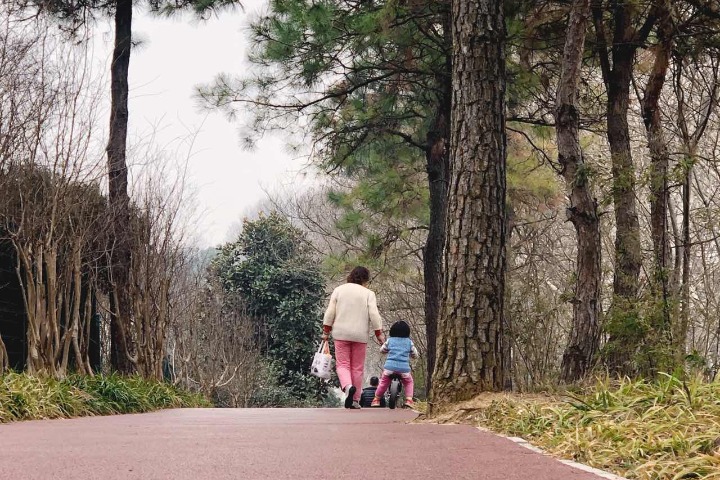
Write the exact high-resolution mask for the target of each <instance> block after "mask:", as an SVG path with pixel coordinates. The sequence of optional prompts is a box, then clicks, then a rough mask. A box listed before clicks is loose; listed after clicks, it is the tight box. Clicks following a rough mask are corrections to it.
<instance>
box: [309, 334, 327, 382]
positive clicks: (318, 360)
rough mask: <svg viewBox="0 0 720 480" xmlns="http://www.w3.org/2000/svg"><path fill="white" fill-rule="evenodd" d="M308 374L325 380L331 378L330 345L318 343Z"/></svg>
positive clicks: (324, 342) (324, 341)
mask: <svg viewBox="0 0 720 480" xmlns="http://www.w3.org/2000/svg"><path fill="white" fill-rule="evenodd" d="M310 373H311V374H312V375H315V376H316V377H319V378H323V379H325V380H327V379H329V378H330V377H331V376H332V355H330V345H328V342H327V341H326V340H323V341H322V342H320V346H319V347H318V350H317V352H315V356H314V357H313V362H312V367H310Z"/></svg>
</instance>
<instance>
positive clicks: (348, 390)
mask: <svg viewBox="0 0 720 480" xmlns="http://www.w3.org/2000/svg"><path fill="white" fill-rule="evenodd" d="M369 283H370V272H369V271H368V269H367V268H365V267H355V268H354V269H353V271H352V272H350V275H348V278H347V283H346V284H344V285H340V286H339V287H337V288H336V289H335V290H333V293H332V295H331V296H330V304H329V305H328V308H327V310H326V311H325V319H324V320H323V340H327V339H328V335H329V334H330V332H331V331H332V336H333V340H335V367H336V370H337V376H338V379H339V380H340V388H342V391H343V392H344V393H345V395H346V397H345V408H354V409H358V408H360V391H361V389H362V382H363V371H364V368H365V350H366V349H367V341H368V337H369V335H368V323H370V324H371V325H372V329H373V330H374V331H375V336H376V337H377V339H378V341H379V342H380V344H382V343H384V341H385V339H384V338H383V334H382V318H381V317H380V312H378V308H377V299H376V298H375V293H374V292H373V291H372V290H369V289H368V288H367V286H368V284H369Z"/></svg>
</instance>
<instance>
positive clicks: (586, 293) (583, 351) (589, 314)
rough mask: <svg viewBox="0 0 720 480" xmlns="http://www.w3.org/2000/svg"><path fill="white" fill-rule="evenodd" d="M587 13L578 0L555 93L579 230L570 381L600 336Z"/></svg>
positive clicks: (584, 367) (565, 369)
mask: <svg viewBox="0 0 720 480" xmlns="http://www.w3.org/2000/svg"><path fill="white" fill-rule="evenodd" d="M589 17H590V0H576V1H575V2H574V3H573V6H572V10H571V12H570V20H569V21H568V30H567V36H566V38H565V50H564V53H563V62H562V71H561V76H560V84H559V86H558V94H557V111H556V122H555V123H556V125H557V127H556V133H557V145H558V161H559V163H560V165H561V168H562V176H563V178H564V179H565V182H566V184H567V188H568V197H569V200H570V206H569V207H568V218H569V219H570V221H571V222H572V224H573V226H574V227H575V232H576V234H577V283H576V285H575V295H574V299H573V302H572V303H573V324H572V328H571V329H570V337H569V339H568V344H567V347H566V348H565V353H564V354H563V360H562V380H563V381H564V382H574V381H577V380H580V379H581V378H583V377H584V376H585V375H586V374H587V373H588V371H589V370H590V369H591V368H592V366H593V362H594V358H595V354H596V352H597V349H598V343H599V340H600V321H599V319H600V280H601V270H600V265H601V258H600V257H601V247H600V219H599V216H598V212H597V203H596V202H595V199H594V198H593V196H592V191H591V189H590V184H589V178H588V171H587V166H586V165H585V160H584V158H583V152H582V148H581V147H580V133H579V131H580V114H579V110H578V84H579V82H580V73H581V67H582V58H583V52H584V51H585V36H586V30H587V24H588V19H589Z"/></svg>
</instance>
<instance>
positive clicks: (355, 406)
mask: <svg viewBox="0 0 720 480" xmlns="http://www.w3.org/2000/svg"><path fill="white" fill-rule="evenodd" d="M350 408H351V409H352V410H360V409H362V407H361V406H360V402H357V401H356V402H352V405H350Z"/></svg>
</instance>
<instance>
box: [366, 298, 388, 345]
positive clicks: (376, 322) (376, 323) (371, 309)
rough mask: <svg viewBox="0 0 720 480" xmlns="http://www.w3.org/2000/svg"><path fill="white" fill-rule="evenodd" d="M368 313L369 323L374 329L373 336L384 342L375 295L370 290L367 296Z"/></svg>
mask: <svg viewBox="0 0 720 480" xmlns="http://www.w3.org/2000/svg"><path fill="white" fill-rule="evenodd" d="M368 315H369V316H370V324H371V325H372V328H373V330H374V331H375V337H376V338H377V339H378V342H380V343H383V342H385V338H384V335H383V334H382V317H381V316H380V311H379V310H378V306H377V297H376V296H375V292H373V291H372V290H371V291H370V296H369V297H368Z"/></svg>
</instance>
